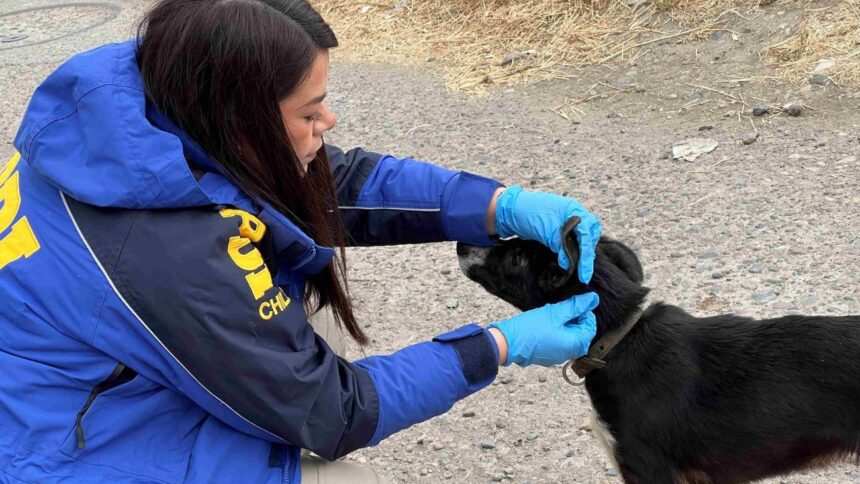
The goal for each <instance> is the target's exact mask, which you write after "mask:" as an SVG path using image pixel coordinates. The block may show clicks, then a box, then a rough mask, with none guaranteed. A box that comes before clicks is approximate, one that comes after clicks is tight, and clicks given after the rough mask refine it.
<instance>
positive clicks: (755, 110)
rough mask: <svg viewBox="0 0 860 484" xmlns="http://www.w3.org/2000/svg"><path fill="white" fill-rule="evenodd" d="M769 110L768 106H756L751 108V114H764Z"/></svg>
mask: <svg viewBox="0 0 860 484" xmlns="http://www.w3.org/2000/svg"><path fill="white" fill-rule="evenodd" d="M769 112H770V107H768V106H756V107H754V108H753V111H752V113H753V116H764V115H765V114H767V113H769Z"/></svg>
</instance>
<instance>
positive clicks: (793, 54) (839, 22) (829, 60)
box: [764, 0, 860, 86]
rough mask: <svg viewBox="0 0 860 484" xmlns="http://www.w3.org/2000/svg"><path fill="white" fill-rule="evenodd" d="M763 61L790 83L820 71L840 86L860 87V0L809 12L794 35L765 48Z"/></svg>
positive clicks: (846, 0)
mask: <svg viewBox="0 0 860 484" xmlns="http://www.w3.org/2000/svg"><path fill="white" fill-rule="evenodd" d="M764 59H765V61H766V62H767V63H769V64H770V65H773V66H776V67H778V68H779V69H781V70H782V71H783V72H784V73H785V75H786V76H787V77H788V78H789V79H791V80H795V81H797V80H802V79H805V78H806V77H807V76H809V73H811V72H822V73H825V74H828V75H829V76H830V79H831V80H833V81H834V82H836V83H838V84H840V85H846V86H860V0H842V1H840V2H837V3H835V4H831V5H827V6H820V7H819V8H811V9H808V10H807V12H806V16H805V18H804V19H803V20H802V21H801V22H800V24H799V25H798V26H797V28H796V29H795V31H794V32H793V35H791V36H790V37H789V38H787V39H786V40H784V41H782V42H780V43H779V44H776V45H773V46H771V47H769V48H768V49H765V52H764Z"/></svg>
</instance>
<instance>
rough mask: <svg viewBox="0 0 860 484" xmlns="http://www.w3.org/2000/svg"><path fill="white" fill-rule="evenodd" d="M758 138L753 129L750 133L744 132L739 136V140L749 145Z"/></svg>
mask: <svg viewBox="0 0 860 484" xmlns="http://www.w3.org/2000/svg"><path fill="white" fill-rule="evenodd" d="M757 139H758V132H757V131H753V132H752V133H746V134H744V136H743V138H741V142H742V143H743V144H745V145H751V144H753V143H755V140H757Z"/></svg>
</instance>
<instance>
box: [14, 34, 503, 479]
mask: <svg viewBox="0 0 860 484" xmlns="http://www.w3.org/2000/svg"><path fill="white" fill-rule="evenodd" d="M15 147H16V148H17V150H18V153H16V154H15V156H14V157H13V158H12V160H11V162H10V163H9V164H7V165H6V167H5V168H4V169H2V172H0V372H2V377H0V482H16V483H17V482H21V481H23V482H39V483H42V482H56V481H72V482H88V483H89V482H105V481H107V482H203V483H211V482H267V483H276V482H277V483H283V482H298V480H299V469H298V463H299V450H300V448H307V449H311V450H313V451H314V452H316V453H318V454H320V455H321V456H323V457H325V458H327V459H334V458H338V457H340V456H343V455H345V454H347V453H349V452H351V451H353V450H356V449H359V448H362V447H366V446H372V445H375V444H377V443H378V442H380V441H381V440H382V439H384V438H386V437H387V436H389V435H391V434H392V433H394V432H397V431H399V430H401V429H404V428H407V427H409V426H410V425H413V424H415V423H417V422H421V421H423V420H426V419H428V418H430V417H432V416H435V415H438V414H441V413H443V412H445V411H447V410H448V409H449V408H451V406H452V405H453V404H454V402H456V401H457V400H459V399H462V398H464V397H466V396H468V395H470V394H471V393H473V392H475V391H477V390H478V389H480V388H482V387H483V386H485V385H487V384H489V383H490V382H491V381H492V380H493V378H494V377H495V375H496V371H497V365H496V363H497V361H498V356H497V349H496V347H495V344H494V343H493V342H492V340H491V338H490V337H489V335H488V334H487V332H486V331H485V330H484V329H482V328H481V327H479V326H477V325H467V326H464V327H461V328H459V329H456V330H454V331H451V332H449V333H446V334H443V335H440V336H437V337H435V338H434V339H433V340H432V341H428V342H423V343H418V344H415V345H412V346H408V347H406V348H404V349H402V350H400V351H398V352H396V353H394V354H391V355H387V356H372V357H369V358H365V359H362V360H358V361H354V362H349V361H345V360H343V359H342V358H339V357H338V356H337V355H335V354H334V353H333V352H332V350H331V349H330V348H329V347H328V346H327V345H326V343H325V341H323V340H321V339H320V338H319V337H318V336H316V335H315V333H314V331H313V329H312V328H311V327H310V325H309V324H308V322H307V316H306V314H305V312H304V310H303V307H302V303H301V301H302V290H303V287H304V280H305V279H304V278H305V276H306V275H307V274H311V273H314V272H316V271H318V270H320V269H321V268H322V267H324V266H325V265H326V264H327V263H328V262H329V260H330V259H331V257H332V253H333V251H332V249H330V248H327V247H320V246H318V245H316V244H315V243H314V241H313V240H311V239H310V238H309V237H308V236H307V235H305V234H304V233H302V232H301V231H300V230H299V229H298V228H297V227H296V226H295V225H294V224H293V223H292V222H291V221H290V220H289V219H287V218H286V217H284V216H283V215H281V214H280V213H277V212H275V211H274V210H272V209H271V208H270V207H266V206H261V205H258V204H256V203H253V202H252V201H251V200H250V199H249V198H248V197H247V196H246V195H245V194H243V193H242V192H241V191H240V190H238V189H237V188H236V187H235V186H234V185H232V184H231V183H229V182H228V181H227V180H226V179H225V178H224V177H222V176H221V175H219V174H218V172H217V170H216V169H215V167H214V165H213V164H212V162H211V160H209V159H208V157H207V156H206V154H205V153H204V152H203V151H202V150H201V149H200V147H199V146H198V145H196V144H195V143H194V142H193V141H192V140H190V139H189V138H188V137H187V136H186V135H185V134H184V133H182V132H181V131H179V130H178V129H177V128H176V127H175V126H174V125H173V123H172V122H170V120H169V119H166V118H164V117H163V116H161V115H159V113H157V112H156V111H155V110H154V109H153V108H152V106H150V105H148V103H147V101H146V98H145V96H144V93H143V88H142V84H141V79H140V73H139V71H138V68H137V64H136V62H135V52H134V43H133V42H126V43H120V44H112V45H107V46H103V47H101V48H98V49H95V50H93V51H90V52H86V53H83V54H80V55H77V56H75V57H73V58H72V59H70V60H69V61H67V62H66V63H65V64H63V65H62V66H61V67H60V68H58V69H57V71H55V72H54V73H53V74H51V75H50V76H49V77H48V78H47V79H46V80H45V81H44V83H43V84H42V85H41V86H40V87H39V88H38V89H37V90H36V92H35V93H34V95H33V97H32V99H31V101H30V104H29V106H28V108H27V112H26V114H25V116H24V119H23V121H22V123H21V127H20V130H19V132H18V135H17V137H16V139H15ZM327 150H328V155H329V158H330V162H331V166H332V170H333V174H334V178H335V181H336V185H337V190H338V198H339V203H340V205H341V210H342V214H343V219H344V221H345V225H346V230H347V234H348V237H349V240H350V241H351V243H353V244H361V245H374V244H400V243H417V242H430V241H440V240H462V241H468V242H471V243H473V244H483V245H486V244H489V243H490V240H489V239H488V237H487V234H486V232H485V229H484V212H485V210H486V207H487V204H488V203H489V200H490V197H491V194H492V193H493V191H494V190H495V189H496V188H497V187H498V183H497V182H495V181H492V180H489V179H486V178H481V177H477V176H474V175H470V174H467V173H463V172H455V171H450V170H445V169H442V168H439V167H436V166H433V165H430V164H427V163H422V162H418V161H414V160H409V159H398V158H394V157H391V156H382V155H378V154H374V153H368V152H365V151H362V150H360V149H355V150H351V151H348V152H343V151H341V150H339V149H337V148H334V147H330V146H329V147H328V148H327ZM189 161H190V163H189Z"/></svg>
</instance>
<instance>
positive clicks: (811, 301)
mask: <svg viewBox="0 0 860 484" xmlns="http://www.w3.org/2000/svg"><path fill="white" fill-rule="evenodd" d="M800 304H802V305H804V306H817V305H818V298H817V297H815V296H809V297H805V298H803V299H801V300H800Z"/></svg>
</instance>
